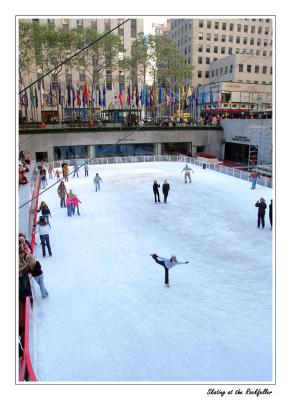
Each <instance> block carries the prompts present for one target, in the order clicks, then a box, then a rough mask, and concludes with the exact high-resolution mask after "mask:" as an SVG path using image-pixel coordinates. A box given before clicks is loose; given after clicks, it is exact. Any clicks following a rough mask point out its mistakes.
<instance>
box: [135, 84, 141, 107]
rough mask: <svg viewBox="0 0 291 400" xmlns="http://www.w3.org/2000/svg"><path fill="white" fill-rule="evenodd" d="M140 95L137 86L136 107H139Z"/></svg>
mask: <svg viewBox="0 0 291 400" xmlns="http://www.w3.org/2000/svg"><path fill="white" fill-rule="evenodd" d="M139 100H140V99H139V93H138V85H136V87H135V104H136V107H138V106H139Z"/></svg>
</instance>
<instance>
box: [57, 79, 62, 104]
mask: <svg viewBox="0 0 291 400" xmlns="http://www.w3.org/2000/svg"><path fill="white" fill-rule="evenodd" d="M58 87H59V94H58V101H59V104H60V105H61V104H62V88H61V82H59V84H58Z"/></svg>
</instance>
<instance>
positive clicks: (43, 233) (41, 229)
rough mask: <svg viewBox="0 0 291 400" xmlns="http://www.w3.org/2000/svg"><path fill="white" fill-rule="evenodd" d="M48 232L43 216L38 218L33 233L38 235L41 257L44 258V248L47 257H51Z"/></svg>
mask: <svg viewBox="0 0 291 400" xmlns="http://www.w3.org/2000/svg"><path fill="white" fill-rule="evenodd" d="M49 232H50V231H49V226H48V224H47V222H46V219H45V217H44V216H41V217H39V221H38V223H37V225H36V229H35V233H39V237H40V242H41V247H42V255H43V257H45V256H46V251H45V247H47V249H48V252H49V255H50V256H52V250H51V245H50V237H49Z"/></svg>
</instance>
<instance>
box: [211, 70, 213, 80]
mask: <svg viewBox="0 0 291 400" xmlns="http://www.w3.org/2000/svg"><path fill="white" fill-rule="evenodd" d="M213 77H214V70H212V71H211V78H213Z"/></svg>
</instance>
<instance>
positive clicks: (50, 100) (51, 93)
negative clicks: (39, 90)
mask: <svg viewBox="0 0 291 400" xmlns="http://www.w3.org/2000/svg"><path fill="white" fill-rule="evenodd" d="M49 102H50V105H51V106H52V105H53V85H52V83H51V82H50V92H49Z"/></svg>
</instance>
